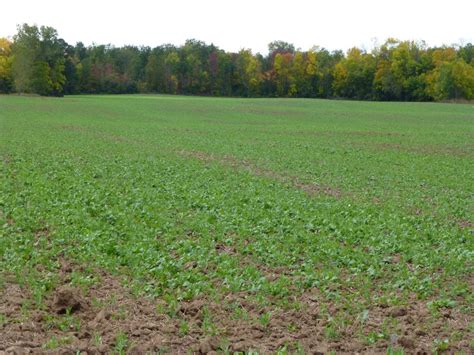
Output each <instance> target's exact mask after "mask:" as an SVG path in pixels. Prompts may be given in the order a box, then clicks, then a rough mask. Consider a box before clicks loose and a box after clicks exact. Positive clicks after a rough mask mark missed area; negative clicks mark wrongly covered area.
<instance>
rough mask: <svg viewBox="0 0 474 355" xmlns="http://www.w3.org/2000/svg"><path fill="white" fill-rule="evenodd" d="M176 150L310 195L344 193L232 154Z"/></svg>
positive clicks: (190, 156) (338, 196) (189, 156)
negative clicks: (220, 154)
mask: <svg viewBox="0 0 474 355" xmlns="http://www.w3.org/2000/svg"><path fill="white" fill-rule="evenodd" d="M175 152H176V153H178V154H179V155H181V156H184V157H188V158H194V159H197V160H200V161H202V162H205V163H211V162H216V163H219V164H221V165H224V166H228V167H232V168H235V169H242V170H246V171H248V172H250V173H252V174H254V175H256V176H263V177H266V178H270V179H273V180H277V181H278V182H281V183H285V184H290V185H292V186H293V187H296V188H297V189H300V190H303V191H304V192H306V193H307V194H308V195H310V196H314V195H327V196H330V197H333V198H336V199H339V198H341V197H343V195H344V194H343V192H342V191H341V190H339V189H337V188H334V187H331V186H325V185H320V184H316V183H308V182H304V181H302V180H301V179H300V178H299V177H297V176H292V175H287V174H284V173H280V172H277V171H274V170H270V169H267V168H262V167H260V166H258V165H256V164H255V163H253V162H251V161H249V160H239V159H237V158H235V157H233V156H231V155H224V156H222V157H219V156H216V155H213V154H209V153H207V152H203V151H197V150H193V151H189V150H184V149H181V150H177V151H175Z"/></svg>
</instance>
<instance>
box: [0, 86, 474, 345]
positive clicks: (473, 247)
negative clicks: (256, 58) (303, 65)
mask: <svg viewBox="0 0 474 355" xmlns="http://www.w3.org/2000/svg"><path fill="white" fill-rule="evenodd" d="M473 158H474V106H473V105H472V104H434V103H382V102H379V103H375V102H355V101H354V102H351V101H327V100H305V99H230V98H229V99H224V98H202V97H201V98H199V97H183V96H155V95H150V96H146V95H142V96H138V95H136V96H135V95H130V96H67V97H65V98H61V99H59V98H40V97H22V96H0V169H1V178H0V226H1V229H0V353H1V352H2V351H5V350H7V349H8V351H13V352H14V351H18V352H19V351H21V350H25V349H29V350H31V351H32V352H33V353H34V352H44V351H47V350H51V351H54V350H58V349H61V350H70V351H72V352H74V353H76V352H83V351H84V352H90V353H94V352H95V353H100V352H102V353H136V354H139V353H145V352H147V351H149V352H154V353H156V352H159V353H191V352H195V353H209V352H221V353H234V352H251V351H252V352H253V353H281V354H283V353H318V352H319V353H330V352H334V353H355V352H375V353H390V354H402V353H415V352H417V351H421V352H427V353H438V352H443V351H447V352H449V353H456V352H457V353H461V354H468V353H473V352H474V312H473V304H474V297H473V294H474V293H473V286H474V273H473V271H474V270H473V267H474V263H473V260H474V234H473V231H474V201H473V197H474V183H473V181H474V180H473V176H474V164H473Z"/></svg>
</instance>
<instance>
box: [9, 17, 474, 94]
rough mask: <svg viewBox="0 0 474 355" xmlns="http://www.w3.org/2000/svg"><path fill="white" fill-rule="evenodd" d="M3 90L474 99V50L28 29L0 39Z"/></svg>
mask: <svg viewBox="0 0 474 355" xmlns="http://www.w3.org/2000/svg"><path fill="white" fill-rule="evenodd" d="M0 92H2V93H10V92H18V93H36V94H40V95H45V96H62V95H64V94H81V93H88V94H100V93H108V94H122V93H165V94H186V95H213V96H241V97H312V98H336V97H340V98H349V99H359V100H397V101H433V100H434V101H438V100H447V99H467V100H470V99H473V97H474V46H473V45H472V44H466V45H464V46H443V47H435V48H430V47H427V46H426V45H425V44H424V43H419V42H413V41H398V40H394V39H389V40H387V41H386V42H385V43H384V44H382V45H380V46H378V47H377V48H375V49H374V50H372V51H370V52H368V51H365V50H362V49H359V48H352V49H350V50H349V51H348V52H347V53H343V52H342V51H332V52H330V51H328V50H326V49H324V48H320V47H314V48H312V49H310V50H308V51H301V50H297V49H295V47H294V46H293V45H292V44H289V43H286V42H282V41H276V42H272V43H270V44H269V53H268V55H267V56H263V55H261V54H253V53H252V52H251V51H250V50H247V49H242V50H241V51H240V52H238V53H230V52H226V51H224V50H222V49H219V48H218V47H216V46H214V45H212V44H211V45H208V44H206V43H203V42H201V41H197V40H188V41H186V43H185V44H184V45H182V46H179V47H178V46H174V45H163V46H159V47H156V48H149V47H136V46H124V47H120V48H117V47H114V46H110V45H93V46H90V47H85V46H84V45H83V44H82V43H80V42H79V43H77V44H76V45H75V46H72V45H69V44H68V43H66V42H65V41H64V40H63V39H61V38H59V37H58V33H57V31H56V30H55V29H53V28H51V27H40V28H38V27H37V26H29V25H27V24H24V25H22V26H19V27H18V32H17V34H16V35H15V36H14V37H13V41H12V42H10V41H9V40H7V39H5V38H0Z"/></svg>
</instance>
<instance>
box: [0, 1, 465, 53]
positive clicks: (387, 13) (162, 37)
mask: <svg viewBox="0 0 474 355" xmlns="http://www.w3.org/2000/svg"><path fill="white" fill-rule="evenodd" d="M1 11H2V15H1V19H0V37H5V36H7V37H9V36H12V35H13V34H14V33H15V32H16V26H17V24H21V23H25V22H26V23H29V24H37V25H47V26H52V27H54V28H56V29H57V30H58V32H59V35H60V37H62V38H64V39H65V40H66V41H67V42H68V43H70V44H75V43H76V42H77V41H82V42H84V44H86V45H90V44H92V43H93V42H95V43H97V44H108V43H111V44H114V45H117V46H121V45H125V44H135V45H147V46H152V47H154V46H158V45H161V44H164V43H172V44H176V45H180V44H183V43H184V41H185V40H186V39H188V38H195V39H199V40H202V41H205V42H207V43H214V44H215V45H217V46H218V47H220V48H223V49H225V50H228V51H238V50H239V49H241V48H250V49H252V50H253V51H254V52H261V53H266V52H267V44H268V43H269V42H271V41H273V40H284V41H287V42H290V43H293V44H294V45H295V46H296V47H297V48H301V49H304V50H306V49H309V48H311V47H312V46H313V45H319V46H322V47H325V48H328V49H331V50H333V49H343V50H346V49H348V48H350V47H352V46H358V47H364V48H366V49H370V48H372V45H373V43H374V39H375V38H376V39H378V41H379V42H383V41H384V40H385V39H386V38H388V37H395V38H399V39H410V40H421V39H423V40H425V41H426V42H427V44H428V45H441V44H452V43H462V42H465V43H467V42H474V20H473V19H474V0H451V1H438V0H390V1H384V0H358V1H355V0H339V1H330V0H324V1H319V0H318V1H309V0H286V1H282V0H239V1H225V0H221V1H218V0H216V1H211V0H194V1H192V0H186V1H179V0H175V1H173V0H168V1H152V0H133V1H122V0H78V1H65V0H43V1H39V0H15V1H5V2H4V3H2V5H1Z"/></svg>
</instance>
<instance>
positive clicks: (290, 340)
mask: <svg viewBox="0 0 474 355" xmlns="http://www.w3.org/2000/svg"><path fill="white" fill-rule="evenodd" d="M222 252H229V253H231V252H232V250H226V249H223V250H222ZM75 268H76V267H74V266H73V265H71V264H69V263H67V262H63V263H62V269H61V273H60V278H61V280H62V283H61V284H60V285H58V287H57V288H56V289H55V290H54V291H53V292H52V293H51V294H50V295H49V297H48V299H47V300H46V305H45V307H43V308H41V309H34V310H30V311H28V312H25V309H26V308H25V306H26V305H28V303H29V302H30V301H31V295H30V294H29V293H28V290H26V289H22V288H21V287H20V286H18V285H16V284H15V283H13V282H10V281H8V280H7V282H6V284H5V285H4V286H5V287H4V288H3V290H2V293H1V294H0V314H3V315H4V316H5V317H6V321H5V322H3V323H0V354H3V353H5V354H28V353H33V354H39V353H45V352H47V351H53V350H54V351H56V352H57V351H60V353H65V354H67V353H71V354H76V353H77V352H78V351H79V352H81V353H87V354H104V353H110V352H113V351H115V350H117V349H118V346H119V342H118V337H120V336H121V335H122V336H125V337H126V339H127V353H129V354H144V353H147V352H152V353H156V352H170V353H187V352H190V351H191V352H193V353H197V354H199V353H201V354H207V353H215V352H221V351H224V350H229V351H233V352H245V351H249V350H255V351H258V352H260V353H271V352H275V351H276V350H278V349H280V348H282V347H284V346H287V348H288V350H289V351H294V350H296V347H295V346H296V345H295V344H297V343H299V346H300V348H302V349H303V350H304V351H305V352H308V353H313V354H318V353H320V354H322V353H327V352H329V351H336V352H337V353H367V352H370V353H386V350H387V348H388V347H396V348H397V347H398V348H403V349H404V350H405V353H408V354H424V353H431V352H432V351H433V344H434V341H435V339H447V338H449V337H450V336H451V335H452V334H453V333H457V334H460V337H459V339H457V340H456V341H453V340H451V341H450V347H449V351H450V352H454V351H461V350H462V351H464V352H467V353H469V352H471V351H473V349H472V348H471V347H470V343H469V342H470V341H471V340H472V339H473V335H474V334H473V333H472V330H471V331H470V330H469V324H470V322H472V321H473V317H472V314H469V313H466V314H461V313H459V312H454V311H452V310H450V309H444V310H442V311H441V314H439V315H438V316H437V317H433V316H432V314H431V313H430V310H429V309H428V306H427V303H426V302H425V301H420V300H417V299H416V298H413V299H412V301H411V302H410V303H409V304H408V305H404V306H397V307H387V306H386V305H383V304H380V305H377V304H374V305H372V307H371V308H370V309H369V310H368V313H367V317H366V319H364V320H363V322H364V323H363V324H361V323H360V321H357V320H355V321H354V322H352V323H351V324H347V325H346V326H345V327H342V328H339V329H337V337H333V338H331V337H328V334H327V329H328V324H329V322H330V318H331V317H337V315H338V314H341V313H344V312H347V311H348V310H347V309H342V308H340V307H341V306H340V305H338V304H336V303H334V304H332V303H328V302H327V301H325V300H324V299H323V298H322V297H321V296H320V294H319V292H318V291H317V290H308V291H306V292H305V293H304V294H302V295H299V296H294V297H290V298H291V299H292V301H296V302H297V303H298V304H300V305H301V307H300V308H299V309H294V308H291V309H282V308H280V307H277V306H275V305H267V306H261V305H258V304H257V303H256V302H254V301H252V300H251V298H250V297H249V295H248V294H245V293H229V294H227V295H223V296H222V299H221V300H220V301H216V300H211V299H206V298H201V299H195V300H193V301H190V302H181V303H180V304H179V305H178V306H177V308H176V309H175V310H174V314H173V315H172V316H170V315H169V314H167V313H166V312H162V311H160V309H162V308H161V307H160V306H162V305H163V304H164V303H163V301H162V300H160V299H155V300H152V299H149V298H146V297H135V296H134V295H132V293H131V292H130V291H129V290H128V289H127V288H126V287H124V286H122V283H121V281H120V279H119V278H118V277H115V276H112V275H110V274H109V273H106V272H104V271H98V274H99V275H100V282H98V283H97V284H95V285H93V286H91V287H90V288H89V289H88V290H87V291H86V292H84V291H81V290H80V289H78V288H74V287H72V286H71V285H70V283H69V281H70V277H69V276H70V273H71V272H72V271H73V269H75ZM273 272H278V271H277V270H276V271H275V270H274V271H273ZM236 307H237V308H238V309H239V310H240V311H241V313H242V314H245V317H236V316H235V310H236ZM323 310H324V311H323ZM264 314H269V315H270V317H269V319H268V322H262V321H261V319H262V315H264ZM328 315H329V317H328ZM209 317H210V318H211V319H212V324H213V327H214V328H213V329H212V331H210V330H209V329H206V327H205V323H206V321H207V320H208V319H209ZM66 318H67V319H73V320H74V322H72V323H73V324H76V325H70V326H69V327H66V329H65V328H64V326H63V327H59V326H58V324H59V320H64V319H66ZM52 320H53V321H52ZM54 320H56V323H55V322H54ZM387 320H391V321H392V323H393V322H395V323H396V328H394V329H393V334H390V337H389V338H387V337H385V338H383V339H379V340H378V341H376V342H374V343H373V344H372V343H369V342H367V335H368V334H370V333H371V332H372V333H373V334H378V333H380V331H381V329H382V328H383V326H384V324H387ZM77 324H78V325H79V326H77ZM182 324H187V328H186V330H183V328H182ZM52 339H53V340H56V343H55V345H54V347H52V345H51V344H54V343H53V342H52ZM451 339H452V338H451ZM48 349H51V350H48Z"/></svg>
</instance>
